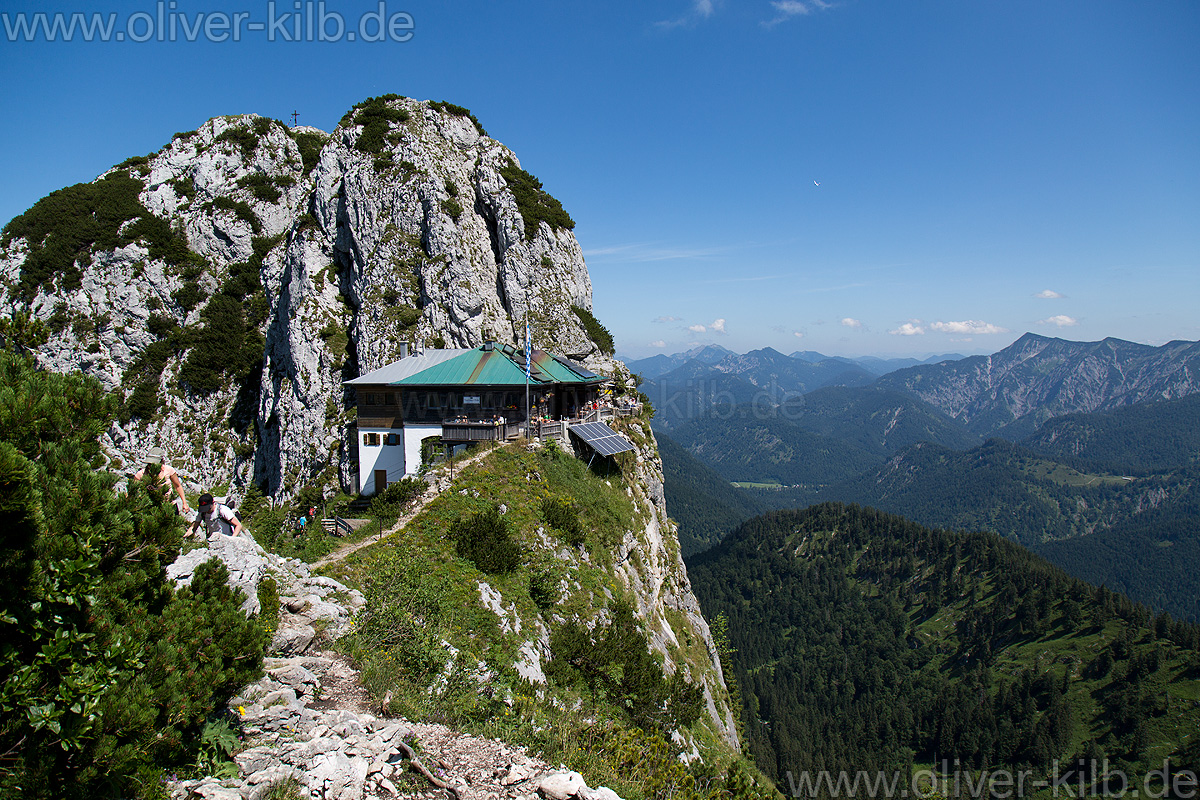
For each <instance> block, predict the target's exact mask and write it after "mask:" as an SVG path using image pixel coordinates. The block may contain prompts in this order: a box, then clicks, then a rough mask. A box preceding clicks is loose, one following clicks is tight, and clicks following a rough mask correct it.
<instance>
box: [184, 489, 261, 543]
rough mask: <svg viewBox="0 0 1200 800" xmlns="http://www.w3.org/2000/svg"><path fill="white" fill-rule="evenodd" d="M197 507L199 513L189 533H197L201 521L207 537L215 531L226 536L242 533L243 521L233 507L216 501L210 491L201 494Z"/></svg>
mask: <svg viewBox="0 0 1200 800" xmlns="http://www.w3.org/2000/svg"><path fill="white" fill-rule="evenodd" d="M196 509H197V512H198V513H197V514H196V519H195V521H194V522H192V527H191V529H190V530H189V531H188V534H189V535H192V534H195V532H196V528H198V527H200V524H201V523H204V534H205V536H204V538H205V539H209V538H211V537H212V535H213V534H214V533H223V534H225V535H226V536H240V535H241V533H242V530H243V528H242V521H241V520H240V519H238V518H237V515H236V514H234V513H233V509H231V508H230V507H229V506H227V505H225V504H224V503H218V502H216V500H214V499H213V496H212V495H211V494H209V493H208V492H205V493H204V494H202V495H200V502H199V503H197V506H196ZM247 535H248V534H247Z"/></svg>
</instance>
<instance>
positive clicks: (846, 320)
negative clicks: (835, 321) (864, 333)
mask: <svg viewBox="0 0 1200 800" xmlns="http://www.w3.org/2000/svg"><path fill="white" fill-rule="evenodd" d="M842 325H844V326H845V327H847V328H861V327H862V326H863V324H862V320H860V319H855V318H854V317H842Z"/></svg>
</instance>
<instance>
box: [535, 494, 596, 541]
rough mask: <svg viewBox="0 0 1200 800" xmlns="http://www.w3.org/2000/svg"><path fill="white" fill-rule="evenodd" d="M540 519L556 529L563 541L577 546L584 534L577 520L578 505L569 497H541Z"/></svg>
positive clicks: (580, 523)
mask: <svg viewBox="0 0 1200 800" xmlns="http://www.w3.org/2000/svg"><path fill="white" fill-rule="evenodd" d="M542 519H544V520H546V524H547V525H549V526H550V527H551V528H553V529H554V530H555V531H557V533H558V535H559V536H560V537H561V538H562V540H563V541H564V542H566V543H567V544H569V545H572V546H575V547H578V546H579V545H581V544H583V542H584V539H585V538H586V534H585V533H584V530H583V523H582V522H580V521H579V506H578V505H577V504H576V503H575V501H574V500H572V499H571V498H569V497H546V498H543V499H542Z"/></svg>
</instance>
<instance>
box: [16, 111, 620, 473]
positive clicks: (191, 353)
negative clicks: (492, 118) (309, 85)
mask: <svg viewBox="0 0 1200 800" xmlns="http://www.w3.org/2000/svg"><path fill="white" fill-rule="evenodd" d="M573 227H574V222H573V221H571V219H570V217H569V216H568V215H567V214H566V212H565V211H564V210H563V209H562V207H561V205H559V203H558V201H557V200H555V199H554V198H553V197H552V196H550V195H549V194H548V193H546V192H545V190H544V189H543V188H542V186H541V184H540V183H539V182H538V181H537V179H536V178H534V177H533V176H532V175H530V174H529V173H527V172H525V171H524V170H523V169H522V168H521V165H520V161H519V160H518V159H517V157H516V155H515V154H514V153H512V151H510V150H509V149H508V148H506V147H505V146H504V145H502V144H501V143H499V142H497V141H496V140H494V139H492V138H490V137H488V136H487V135H486V133H485V132H484V131H483V128H482V126H480V125H479V123H478V121H476V120H475V119H474V117H473V116H471V115H470V112H468V111H466V109H462V108H459V107H458V106H454V105H451V104H448V103H433V102H429V101H417V100H411V99H408V98H403V97H399V96H395V95H388V96H384V97H380V98H371V99H369V100H367V101H364V102H363V103H360V104H358V105H357V106H355V107H354V108H353V109H351V110H350V111H349V112H348V113H347V114H346V116H345V117H344V118H343V120H342V122H341V123H340V124H339V125H338V127H337V128H336V129H335V130H334V131H333V132H332V133H325V132H323V131H320V130H317V129H315V128H311V127H298V128H288V127H287V126H285V125H283V124H282V123H280V122H278V121H275V120H271V119H267V118H265V117H260V116H257V115H253V114H247V115H241V116H229V117H217V118H214V119H211V120H209V121H208V122H206V123H205V124H204V125H202V126H201V127H200V128H199V129H198V130H195V131H190V132H187V133H180V134H176V135H175V137H174V138H173V139H172V140H171V142H170V143H169V144H167V145H166V146H165V147H163V148H162V149H161V150H159V151H158V152H156V153H152V154H150V155H148V156H141V157H135V158H131V159H129V160H127V161H126V162H124V163H122V164H120V165H118V166H116V167H113V168H112V169H111V170H108V171H107V172H105V173H104V174H103V175H101V176H100V177H99V178H97V179H96V180H95V181H93V182H92V183H90V184H78V185H76V186H72V187H68V188H66V189H63V190H60V191H59V192H55V193H54V194H52V195H50V196H49V197H47V198H44V199H43V200H41V201H39V202H38V203H37V204H36V205H35V206H34V207H33V208H31V209H30V210H29V211H28V212H26V214H23V215H21V216H20V217H17V218H16V219H14V220H13V221H12V222H10V223H9V224H8V225H7V226H6V227H5V229H4V235H3V237H2V238H0V310H2V311H3V312H4V313H5V314H6V315H7V316H10V317H13V316H15V317H19V318H24V317H23V315H27V316H28V318H29V320H30V321H32V323H34V324H33V325H32V326H31V327H30V328H29V329H28V330H27V331H26V333H28V334H29V335H28V337H27V338H28V341H26V342H25V344H26V345H29V346H31V349H33V351H34V352H35V353H36V355H37V358H38V360H39V362H40V363H41V364H42V365H43V366H45V367H47V368H48V369H52V370H55V371H68V370H73V369H79V370H82V371H84V372H87V373H89V374H92V375H95V376H96V377H97V378H99V379H100V380H101V382H102V383H103V384H104V385H105V387H106V388H107V389H110V390H120V391H121V392H122V394H123V396H124V399H125V406H124V408H123V412H122V417H121V420H120V422H119V424H117V425H114V426H113V428H112V430H111V431H110V432H109V436H108V442H107V445H108V451H109V453H110V454H111V456H112V457H113V460H114V462H116V466H117V468H123V467H124V466H126V465H129V466H130V467H132V465H133V464H135V463H136V462H137V461H138V459H139V458H140V457H141V455H142V454H143V453H144V452H145V450H146V449H147V448H149V447H150V446H151V445H153V444H160V445H162V446H163V447H164V448H165V449H166V450H167V452H168V456H169V457H170V458H171V460H172V461H173V463H174V465H175V466H176V467H177V468H178V469H180V470H181V472H183V473H184V474H185V475H186V476H187V477H188V478H190V480H191V482H192V483H193V484H194V485H195V486H196V487H200V486H203V487H211V486H214V485H228V484H232V486H233V489H234V491H235V493H236V492H237V487H239V486H243V487H244V486H245V485H247V484H248V483H249V482H251V481H253V482H256V483H259V484H265V485H266V487H267V489H268V491H269V492H270V493H271V494H273V495H276V496H285V495H289V494H291V493H294V492H295V491H297V490H298V489H299V488H301V487H302V486H304V485H305V484H308V483H311V482H318V483H323V484H325V485H332V484H335V483H337V482H339V477H340V482H341V484H342V486H343V487H348V486H349V485H350V480H351V476H352V472H351V470H350V468H349V465H348V463H347V459H348V454H349V450H348V447H347V446H346V442H345V438H346V437H345V430H344V429H345V423H346V422H347V420H348V419H349V414H348V413H347V408H348V406H349V404H350V401H351V398H349V397H348V396H347V395H346V393H345V392H344V391H343V389H342V381H343V380H345V379H348V378H352V377H355V376H357V375H358V374H360V373H362V372H365V371H368V370H371V369H374V368H376V367H379V366H382V365H383V364H386V363H388V362H390V361H392V360H394V359H395V358H397V357H398V355H399V349H400V345H401V343H405V342H407V343H410V344H413V345H416V346H418V347H440V346H447V347H471V346H475V345H478V344H480V343H481V342H483V341H484V340H485V339H493V340H497V341H500V342H511V343H517V342H518V341H519V340H520V338H521V337H522V336H523V332H524V323H525V320H526V319H528V320H529V322H530V326H531V328H532V331H533V338H534V342H535V345H536V346H539V347H543V348H546V349H549V350H552V351H554V352H559V353H564V354H567V355H570V356H572V357H575V358H577V359H580V360H582V361H584V362H585V363H587V364H589V366H592V367H593V368H595V369H599V370H601V371H608V372H613V371H621V365H619V364H617V363H614V362H612V361H611V359H609V358H607V357H606V356H605V355H604V354H603V353H601V352H600V350H599V349H598V348H597V346H596V345H595V344H594V343H593V342H592V341H591V340H590V339H589V338H588V333H587V330H586V329H585V327H584V325H583V323H582V322H581V319H580V316H579V314H580V313H585V314H586V313H590V311H591V304H592V300H591V293H592V289H591V282H590V279H589V278H588V274H587V268H586V265H585V264H584V261H583V254H582V251H581V250H580V247H579V244H578V242H577V241H576V240H575V237H574V235H573V234H572V233H571V229H572V228H573ZM575 309H579V311H576V310H575Z"/></svg>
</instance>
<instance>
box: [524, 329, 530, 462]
mask: <svg viewBox="0 0 1200 800" xmlns="http://www.w3.org/2000/svg"><path fill="white" fill-rule="evenodd" d="M529 348H530V345H529V309H525V438H526V439H528V438H530V436H529V423H530V422H531V420H530V418H529Z"/></svg>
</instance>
